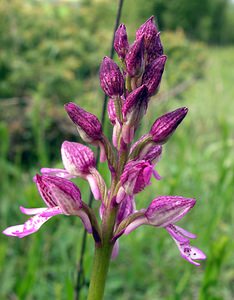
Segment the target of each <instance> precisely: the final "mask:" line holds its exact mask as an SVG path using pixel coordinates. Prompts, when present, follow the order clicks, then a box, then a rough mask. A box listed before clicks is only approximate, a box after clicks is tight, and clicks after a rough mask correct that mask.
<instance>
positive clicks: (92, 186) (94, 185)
mask: <svg viewBox="0 0 234 300" xmlns="http://www.w3.org/2000/svg"><path fill="white" fill-rule="evenodd" d="M86 179H87V180H88V182H89V186H90V189H91V191H92V193H93V196H94V198H95V199H96V200H100V199H101V194H100V191H99V188H98V184H97V181H96V179H95V178H94V177H93V176H92V175H88V176H87V177H86Z"/></svg>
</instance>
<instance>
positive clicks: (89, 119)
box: [64, 102, 102, 143]
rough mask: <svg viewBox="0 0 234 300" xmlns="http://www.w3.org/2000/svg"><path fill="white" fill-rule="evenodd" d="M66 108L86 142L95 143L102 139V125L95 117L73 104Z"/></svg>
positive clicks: (67, 105) (70, 103)
mask: <svg viewBox="0 0 234 300" xmlns="http://www.w3.org/2000/svg"><path fill="white" fill-rule="evenodd" d="M64 107H65V109H66V111H67V113H68V115H69V117H70V118H71V120H72V122H73V123H74V124H75V125H76V127H77V130H78V132H79V134H80V136H81V137H82V139H83V140H84V141H85V142H87V143H94V142H97V141H100V140H101V139H102V125H101V123H100V122H99V120H98V118H97V117H96V116H95V115H93V114H91V113H89V112H87V111H85V110H84V109H82V108H81V107H80V106H78V105H76V104H75V103H72V102H69V103H67V104H65V106H64Z"/></svg>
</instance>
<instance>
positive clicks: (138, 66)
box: [125, 36, 144, 77]
mask: <svg viewBox="0 0 234 300" xmlns="http://www.w3.org/2000/svg"><path fill="white" fill-rule="evenodd" d="M125 62H126V68H127V72H128V74H129V75H130V76H131V77H140V76H141V74H142V73H143V71H144V36H142V37H141V38H140V39H138V40H136V41H135V42H134V43H133V45H132V46H131V48H130V50H129V52H128V53H127V55H126V58H125Z"/></svg>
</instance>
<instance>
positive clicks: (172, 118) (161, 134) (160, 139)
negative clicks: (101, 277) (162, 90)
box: [150, 107, 188, 144]
mask: <svg viewBox="0 0 234 300" xmlns="http://www.w3.org/2000/svg"><path fill="white" fill-rule="evenodd" d="M187 112H188V108H187V107H182V108H178V109H176V110H174V111H172V112H169V113H167V114H165V115H163V116H161V117H160V118H158V119H157V120H156V121H155V122H154V124H153V126H152V127H151V130H150V134H151V136H152V140H153V141H154V142H155V143H158V144H163V143H165V142H166V141H167V140H168V138H169V137H170V136H171V135H172V134H173V132H174V131H175V130H176V128H177V127H178V125H179V124H180V123H181V122H182V120H183V119H184V117H185V116H186V114H187Z"/></svg>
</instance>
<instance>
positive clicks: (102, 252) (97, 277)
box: [88, 242, 113, 300]
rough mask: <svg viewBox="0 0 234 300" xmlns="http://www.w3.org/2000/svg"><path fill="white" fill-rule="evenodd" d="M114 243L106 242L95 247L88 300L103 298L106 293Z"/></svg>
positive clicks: (100, 299)
mask: <svg viewBox="0 0 234 300" xmlns="http://www.w3.org/2000/svg"><path fill="white" fill-rule="evenodd" d="M112 248H113V245H112V244H111V243H109V242H108V243H105V244H104V245H103V246H101V247H98V246H96V247H95V254H94V261H93V269H92V274H91V279H90V286H89V293H88V300H102V299H103V295H104V289H105V283H106V277H107V273H108V269H109V264H110V258H111V253H112Z"/></svg>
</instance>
